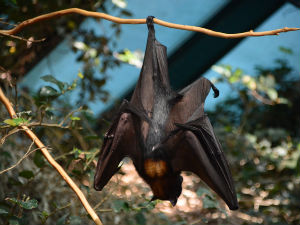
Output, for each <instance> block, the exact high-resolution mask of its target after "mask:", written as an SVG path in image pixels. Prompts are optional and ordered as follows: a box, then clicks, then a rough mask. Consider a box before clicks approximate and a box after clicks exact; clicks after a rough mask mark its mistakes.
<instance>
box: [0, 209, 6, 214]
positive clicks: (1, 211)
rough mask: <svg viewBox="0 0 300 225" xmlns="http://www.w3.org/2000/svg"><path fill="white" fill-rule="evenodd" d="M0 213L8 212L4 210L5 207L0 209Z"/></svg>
mask: <svg viewBox="0 0 300 225" xmlns="http://www.w3.org/2000/svg"><path fill="white" fill-rule="evenodd" d="M0 214H8V211H6V210H5V209H0Z"/></svg>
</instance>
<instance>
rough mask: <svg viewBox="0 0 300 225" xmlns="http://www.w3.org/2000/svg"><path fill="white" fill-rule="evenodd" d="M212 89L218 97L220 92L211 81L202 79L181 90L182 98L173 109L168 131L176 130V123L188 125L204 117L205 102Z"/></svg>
mask: <svg viewBox="0 0 300 225" xmlns="http://www.w3.org/2000/svg"><path fill="white" fill-rule="evenodd" d="M211 88H213V90H214V92H215V97H217V96H218V95H219V91H218V90H217V89H216V88H215V86H214V85H213V84H212V83H211V82H210V81H209V80H207V79H206V78H203V77H202V78H200V79H198V80H196V81H195V82H194V83H192V84H190V85H189V86H187V87H185V88H184V89H183V90H181V91H180V92H179V95H181V96H182V97H181V99H180V100H179V101H178V102H176V104H175V105H174V106H173V107H172V110H171V112H170V116H169V120H168V122H167V124H166V130H167V131H171V130H174V129H175V128H176V126H175V123H186V122H188V121H189V120H193V119H196V118H197V117H201V116H203V115H204V102H205V99H206V96H207V95H208V93H209V91H210V89H211Z"/></svg>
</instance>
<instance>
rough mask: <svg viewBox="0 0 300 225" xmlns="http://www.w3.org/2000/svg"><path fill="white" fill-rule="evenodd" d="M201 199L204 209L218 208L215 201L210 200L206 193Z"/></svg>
mask: <svg viewBox="0 0 300 225" xmlns="http://www.w3.org/2000/svg"><path fill="white" fill-rule="evenodd" d="M202 201H203V208H205V209H215V208H218V206H219V205H218V202H217V201H215V200H212V199H211V198H210V197H208V196H207V195H205V196H204V198H203V199H202Z"/></svg>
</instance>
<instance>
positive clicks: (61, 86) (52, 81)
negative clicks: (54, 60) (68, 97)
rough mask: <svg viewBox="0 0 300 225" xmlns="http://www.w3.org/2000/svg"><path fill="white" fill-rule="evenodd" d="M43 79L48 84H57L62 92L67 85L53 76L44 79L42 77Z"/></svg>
mask: <svg viewBox="0 0 300 225" xmlns="http://www.w3.org/2000/svg"><path fill="white" fill-rule="evenodd" d="M41 79H42V80H44V81H46V82H49V83H53V84H56V85H57V87H58V88H59V90H60V91H62V90H63V89H64V88H65V86H66V84H65V83H64V82H61V81H59V80H57V79H56V78H55V77H53V76H52V75H46V76H43V77H41Z"/></svg>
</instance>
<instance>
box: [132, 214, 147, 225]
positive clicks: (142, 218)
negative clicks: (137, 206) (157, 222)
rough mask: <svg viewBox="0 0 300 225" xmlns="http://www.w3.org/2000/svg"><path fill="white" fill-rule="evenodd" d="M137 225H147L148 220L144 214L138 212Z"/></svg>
mask: <svg viewBox="0 0 300 225" xmlns="http://www.w3.org/2000/svg"><path fill="white" fill-rule="evenodd" d="M134 219H135V221H136V224H137V225H145V224H146V218H145V216H144V214H143V213H142V212H138V213H137V214H136V215H135V217H134Z"/></svg>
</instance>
